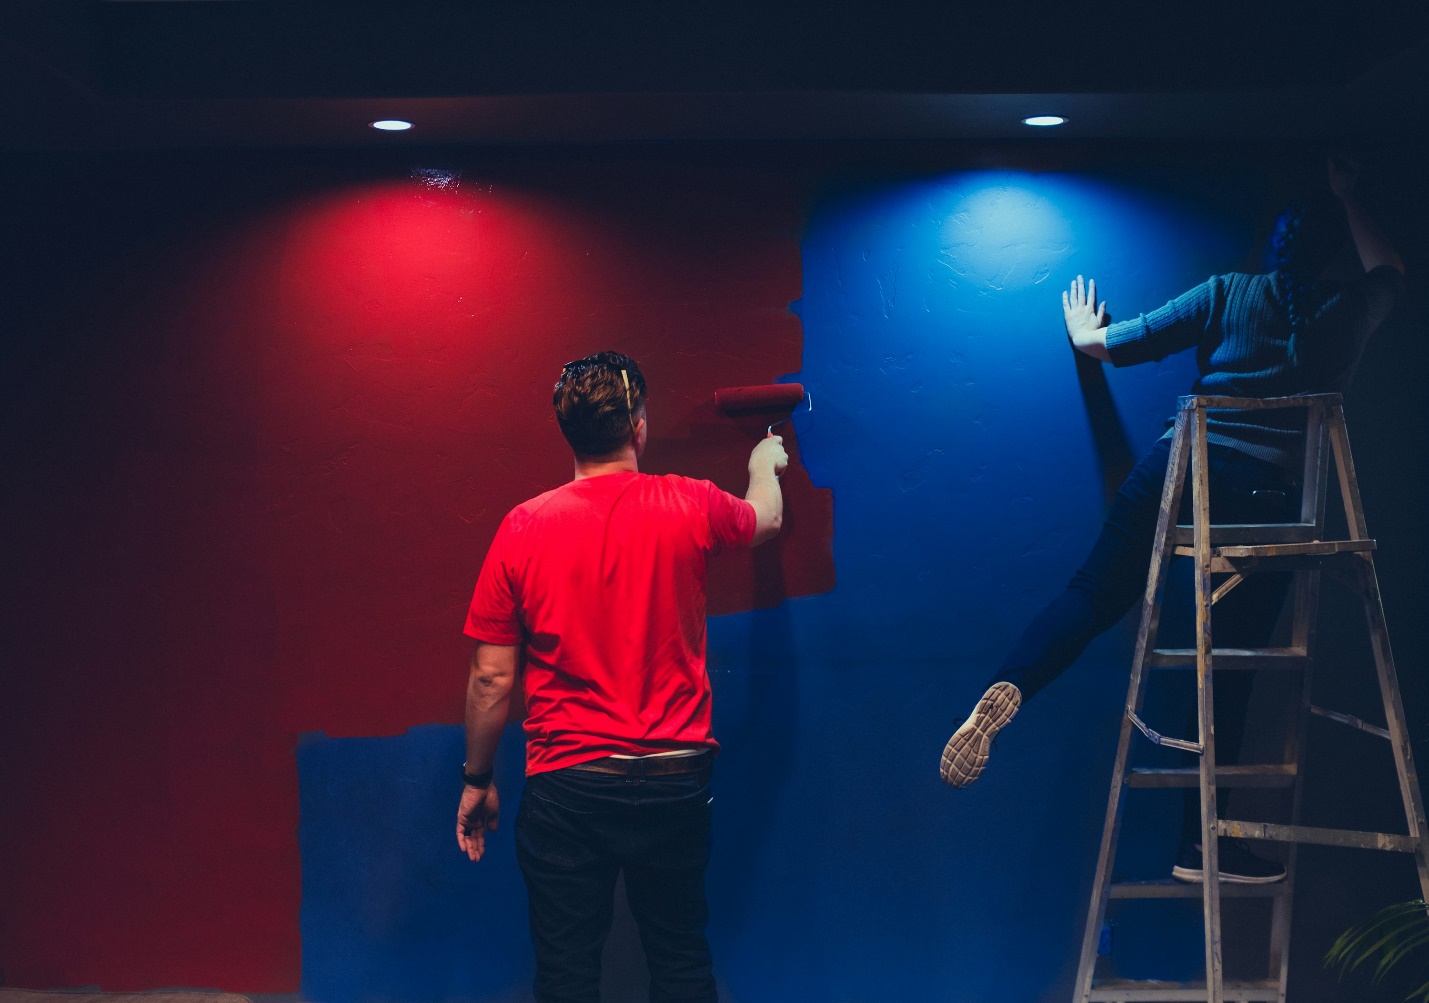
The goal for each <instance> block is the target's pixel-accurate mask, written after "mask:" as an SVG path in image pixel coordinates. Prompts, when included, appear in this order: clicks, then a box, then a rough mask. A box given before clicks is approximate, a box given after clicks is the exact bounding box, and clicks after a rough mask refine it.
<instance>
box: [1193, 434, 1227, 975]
mask: <svg viewBox="0 0 1429 1003" xmlns="http://www.w3.org/2000/svg"><path fill="white" fill-rule="evenodd" d="M1183 413H1184V412H1183ZM1191 432H1192V445H1191V496H1192V505H1193V508H1194V510H1195V511H1194V516H1193V519H1192V526H1193V530H1192V536H1193V542H1194V550H1195V555H1196V556H1195V562H1196V570H1195V574H1196V702H1197V707H1198V710H1199V717H1200V722H1201V729H1200V730H1201V869H1202V873H1203V874H1204V880H1203V884H1202V888H1201V895H1202V903H1203V907H1204V911H1205V929H1206V1001H1207V1003H1223V1001H1224V995H1223V992H1224V972H1223V971H1222V966H1221V882H1220V867H1219V853H1218V839H1219V837H1218V836H1217V834H1216V730H1215V711H1214V705H1215V696H1214V684H1213V682H1212V665H1211V649H1212V645H1211V595H1212V591H1213V590H1212V588H1211V512H1210V475H1209V464H1208V456H1207V447H1206V409H1205V408H1204V407H1196V408H1195V409H1194V410H1193V411H1192V420H1191Z"/></svg>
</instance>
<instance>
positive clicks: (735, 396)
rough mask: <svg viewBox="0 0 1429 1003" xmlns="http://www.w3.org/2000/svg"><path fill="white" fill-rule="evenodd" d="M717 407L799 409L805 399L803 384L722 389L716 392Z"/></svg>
mask: <svg viewBox="0 0 1429 1003" xmlns="http://www.w3.org/2000/svg"><path fill="white" fill-rule="evenodd" d="M714 398H715V407H716V408H718V409H719V410H720V411H723V412H724V413H726V414H728V413H730V412H732V411H778V410H782V409H787V408H792V407H797V406H798V405H799V403H800V402H802V401H803V399H804V384H802V383H770V384H768V385H766V386H762V387H722V388H721V389H719V390H716V391H715V394H714Z"/></svg>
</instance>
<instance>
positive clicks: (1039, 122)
mask: <svg viewBox="0 0 1429 1003" xmlns="http://www.w3.org/2000/svg"><path fill="white" fill-rule="evenodd" d="M1066 121H1067V120H1066V119H1065V118H1063V117H1062V116H1061V115H1033V116H1032V117H1031V118H1024V119H1023V120H1022V124H1023V125H1034V126H1038V127H1039V128H1045V127H1047V126H1049V125H1063V124H1065V123H1066Z"/></svg>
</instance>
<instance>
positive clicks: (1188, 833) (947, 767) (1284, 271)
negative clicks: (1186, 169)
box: [941, 157, 1404, 883]
mask: <svg viewBox="0 0 1429 1003" xmlns="http://www.w3.org/2000/svg"><path fill="white" fill-rule="evenodd" d="M1355 180H1356V169H1355V168H1354V166H1353V165H1352V164H1350V163H1348V162H1346V161H1344V160H1341V159H1339V158H1334V157H1332V158H1330V160H1329V183H1330V189H1331V191H1332V192H1333V193H1334V195H1335V199H1330V198H1328V197H1326V198H1325V199H1324V200H1322V202H1320V203H1315V204H1312V205H1309V206H1303V207H1295V208H1292V209H1290V210H1287V211H1286V212H1285V213H1283V214H1282V215H1281V217H1280V219H1279V221H1278V222H1277V225H1276V231H1275V235H1274V237H1273V238H1272V241H1271V250H1270V254H1269V259H1270V260H1269V264H1270V266H1271V270H1270V272H1269V273H1268V274H1264V275H1243V274H1238V273H1237V274H1230V275H1222V276H1218V277H1216V278H1212V279H1210V280H1209V281H1207V282H1205V283H1203V284H1202V285H1199V286H1197V287H1196V288H1194V289H1192V290H1190V291H1189V292H1187V293H1185V294H1184V295H1182V296H1179V297H1177V298H1176V299H1174V300H1172V301H1171V302H1170V303H1168V304H1166V305H1165V306H1163V307H1161V308H1160V309H1159V310H1154V311H1152V312H1151V313H1148V314H1143V315H1142V316H1140V317H1137V318H1136V319H1134V320H1128V321H1123V322H1121V323H1116V324H1110V325H1108V323H1107V315H1106V304H1105V303H1102V302H1099V301H1098V300H1097V288H1096V283H1095V282H1094V281H1093V282H1087V283H1085V284H1084V283H1083V281H1082V277H1081V276H1080V275H1079V276H1077V279H1076V281H1075V282H1073V283H1072V286H1071V288H1070V289H1069V290H1068V291H1067V292H1065V293H1063V294H1062V312H1063V316H1064V319H1065V321H1066V325H1067V333H1068V335H1069V336H1070V337H1071V340H1072V344H1073V345H1074V346H1075V347H1076V349H1077V350H1078V351H1081V352H1084V353H1085V354H1087V355H1090V356H1092V357H1093V358H1096V359H1100V360H1101V361H1103V362H1110V363H1111V364H1112V365H1114V366H1118V367H1120V366H1131V365H1136V364H1137V363H1141V362H1153V361H1157V360H1160V359H1163V358H1165V357H1166V356H1168V355H1171V354H1172V353H1175V352H1180V351H1183V350H1185V349H1189V348H1195V349H1196V362H1197V366H1198V368H1199V370H1200V374H1201V375H1200V378H1199V379H1198V380H1197V381H1196V385H1195V387H1194V388H1193V391H1192V392H1193V393H1196V394H1212V395H1216V394H1218V395H1224V396H1236V397H1286V396H1293V395H1296V394H1311V393H1338V392H1341V391H1343V390H1344V389H1345V387H1346V386H1347V385H1348V383H1349V382H1350V379H1351V377H1352V376H1353V374H1354V370H1355V367H1356V365H1357V364H1358V362H1359V358H1360V355H1361V353H1362V352H1363V350H1364V346H1365V344H1366V343H1367V341H1368V339H1369V336H1370V335H1371V333H1373V331H1374V330H1375V329H1376V328H1377V327H1378V326H1379V325H1380V324H1381V322H1382V321H1383V320H1384V319H1385V317H1387V316H1388V315H1389V313H1390V311H1391V310H1392V309H1393V306H1394V303H1395V300H1396V299H1397V298H1398V296H1399V294H1400V290H1401V287H1402V285H1403V272H1404V264H1403V262H1402V261H1401V260H1400V257H1399V255H1398V253H1397V252H1396V251H1395V249H1394V247H1393V246H1392V245H1391V244H1390V242H1389V240H1388V239H1387V238H1386V236H1385V235H1384V233H1383V231H1382V230H1380V228H1379V227H1378V225H1376V223H1375V222H1374V220H1373V219H1371V218H1370V216H1369V215H1368V213H1367V212H1366V211H1365V209H1364V208H1363V207H1362V206H1361V205H1360V203H1359V201H1358V199H1357V198H1356V197H1355V191H1354V189H1355ZM1346 224H1348V230H1349V236H1350V237H1351V238H1352V239H1353V241H1354V246H1355V250H1356V252H1357V253H1358V255H1359V260H1360V263H1361V265H1362V266H1363V268H1364V274H1362V275H1360V276H1358V277H1357V278H1355V279H1354V280H1352V281H1350V282H1342V283H1333V282H1328V281H1325V279H1324V273H1325V270H1326V269H1327V268H1328V267H1329V265H1330V263H1331V260H1332V259H1333V258H1334V256H1335V254H1336V252H1337V251H1338V250H1339V249H1340V248H1341V247H1342V246H1343V243H1344V237H1345V230H1346ZM1303 421H1304V419H1303V414H1302V413H1300V412H1299V411H1298V410H1292V409H1281V410H1266V411H1253V412H1228V411H1219V412H1217V411H1213V412H1210V413H1209V414H1208V416H1207V426H1208V434H1207V439H1208V446H1209V463H1208V467H1209V475H1210V485H1211V505H1212V508H1211V520H1212V522H1216V523H1264V522H1294V521H1297V520H1298V517H1299V492H1298V490H1297V482H1298V480H1299V475H1300V463H1301V457H1302V455H1303V446H1304V443H1303V439H1304V432H1303ZM1297 422H1298V423H1300V425H1301V427H1296V423H1297ZM1170 444H1171V439H1170V433H1169V432H1168V433H1167V435H1166V436H1165V437H1163V438H1162V439H1161V440H1160V441H1158V442H1157V443H1156V444H1155V445H1154V446H1153V447H1152V448H1151V450H1150V452H1148V453H1147V454H1146V456H1145V457H1143V458H1142V459H1141V461H1140V462H1139V463H1138V464H1137V465H1136V466H1135V467H1134V468H1133V469H1132V472H1131V474H1130V475H1129V476H1128V477H1127V478H1126V481H1125V482H1124V483H1123V484H1122V486H1121V488H1120V490H1119V491H1118V493H1117V496H1116V498H1115V500H1114V501H1113V502H1112V504H1111V509H1110V511H1109V513H1108V515H1107V518H1106V522H1105V524H1104V525H1103V526H1102V530H1101V535H1100V536H1099V537H1098V538H1097V541H1096V544H1095V545H1094V546H1093V547H1092V550H1091V553H1090V554H1089V555H1088V556H1087V558H1086V560H1085V561H1083V562H1082V566H1081V567H1080V568H1078V569H1077V572H1076V573H1075V574H1074V575H1073V576H1072V580H1071V581H1070V582H1069V583H1068V585H1067V587H1066V588H1065V589H1064V590H1063V591H1062V593H1061V594H1060V595H1058V596H1057V597H1056V598H1055V599H1053V600H1052V602H1051V603H1049V604H1048V605H1047V607H1046V608H1045V609H1043V610H1042V612H1041V613H1040V614H1038V615H1037V617H1036V618H1035V619H1033V621H1032V623H1031V624H1030V625H1028V627H1027V629H1026V630H1025V631H1024V632H1023V634H1022V636H1021V638H1020V639H1019V640H1018V641H1017V643H1016V644H1015V645H1014V646H1013V648H1012V651H1011V653H1010V654H1009V655H1008V656H1007V659H1006V661H1005V662H1004V663H1003V665H1002V667H1001V669H1000V670H999V671H998V673H997V675H995V676H994V677H993V678H992V679H991V680H990V681H989V683H988V685H987V688H986V691H985V692H984V693H983V695H982V697H981V698H980V699H979V700H978V701H977V704H976V706H975V707H974V708H973V711H972V713H971V714H970V715H969V716H968V717H967V718H966V719H965V720H964V721H963V722H962V724H961V726H960V727H959V728H958V729H957V731H955V732H954V733H953V736H952V738H950V739H949V740H948V743H947V746H946V747H945V749H944V751H943V757H942V764H941V772H942V777H943V780H944V781H946V782H947V783H948V784H949V785H950V786H952V787H966V786H967V785H968V784H971V783H972V782H973V781H975V780H977V778H978V777H979V776H980V775H981V774H982V771H983V769H984V767H985V766H986V764H987V759H988V753H989V750H990V747H991V744H992V739H993V738H994V737H995V736H996V735H997V733H998V732H999V731H1001V730H1002V729H1003V728H1004V727H1006V726H1007V724H1008V723H1009V722H1010V721H1011V720H1012V719H1013V716H1014V715H1016V713H1017V711H1018V709H1019V708H1020V707H1021V706H1022V704H1023V703H1024V702H1025V701H1027V700H1029V699H1031V698H1032V697H1033V696H1035V695H1036V694H1037V693H1038V692H1039V691H1041V690H1042V688H1043V687H1045V686H1046V685H1047V684H1048V683H1050V682H1052V680H1054V679H1056V678H1057V676H1059V675H1061V673H1062V672H1063V671H1065V670H1066V669H1067V668H1068V667H1069V666H1070V665H1071V664H1072V663H1073V662H1074V661H1076V659H1077V657H1078V656H1079V655H1081V653H1082V651H1083V650H1084V649H1085V648H1086V646H1087V644H1088V643H1089V642H1090V641H1091V640H1092V639H1093V638H1094V637H1096V636H1097V635H1098V634H1100V633H1102V632H1103V631H1105V630H1107V629H1108V628H1110V627H1111V626H1113V625H1114V624H1115V623H1116V622H1117V621H1119V620H1120V619H1121V618H1122V616H1124V615H1125V614H1126V612H1127V610H1129V609H1130V608H1131V607H1132V606H1133V605H1135V604H1136V603H1137V601H1138V600H1139V599H1140V598H1141V595H1142V592H1143V591H1144V589H1145V587H1146V573H1147V567H1148V564H1149V562H1150V558H1151V552H1152V546H1153V538H1154V536H1155V531H1156V522H1157V516H1158V514H1159V511H1160V503H1161V489H1162V484H1163V482H1164V480H1165V477H1166V467H1167V463H1168V458H1169V455H1170ZM1185 502H1186V503H1187V504H1188V505H1189V502H1190V492H1189V491H1188V492H1186V498H1185ZM1187 511H1189V509H1187ZM1181 521H1182V522H1183V523H1184V522H1187V521H1188V515H1187V514H1185V513H1183V514H1182V517H1181ZM1289 581H1290V576H1289V575H1288V574H1283V573H1282V574H1267V575H1257V576H1255V577H1254V578H1252V579H1250V580H1248V581H1247V582H1246V583H1245V584H1243V585H1241V586H1240V587H1238V588H1237V589H1235V590H1234V591H1233V592H1231V593H1230V594H1229V595H1227V596H1226V597H1225V599H1224V600H1223V601H1222V602H1219V603H1217V604H1216V614H1215V627H1216V634H1217V637H1218V638H1221V639H1223V643H1224V644H1225V645H1226V646H1234V647H1260V646H1263V645H1265V644H1266V643H1267V642H1268V641H1269V637H1270V634H1271V632H1272V630H1273V628H1274V625H1275V621H1276V619H1277V617H1278V615H1279V612H1280V609H1281V606H1282V605H1283V604H1284V600H1285V595H1286V592H1287V589H1288V586H1289ZM1251 677H1252V674H1251V673H1249V672H1236V673H1228V674H1227V675H1226V676H1224V677H1218V678H1217V680H1216V686H1215V720H1216V745H1217V748H1218V751H1219V752H1220V759H1221V761H1222V762H1234V761H1235V760H1236V757H1237V753H1238V750H1239V746H1240V741H1241V736H1242V734H1243V732H1244V726H1245V712H1246V706H1247V704H1248V702H1249V699H1250V684H1251V681H1252V678H1251ZM1194 720H1195V719H1194V716H1193V718H1192V722H1193V723H1192V725H1191V728H1190V730H1191V732H1192V733H1194V732H1195V729H1196V725H1195V723H1194ZM1200 834H1201V820H1200V805H1199V795H1198V792H1197V791H1196V790H1194V789H1191V790H1188V791H1187V792H1186V803H1185V809H1184V823H1183V826H1182V836H1181V847H1180V850H1179V851H1178V853H1177V857H1176V863H1175V866H1174V867H1173V869H1172V875H1173V877H1175V878H1177V879H1178V880H1181V881H1200V880H1201V879H1202V876H1203V872H1202V868H1201V847H1200V842H1199V841H1200V838H1201V836H1200ZM1219 850H1220V855H1219V869H1220V878H1221V880H1222V881H1230V882H1241V883H1269V882H1274V881H1279V880H1281V879H1282V878H1284V877H1285V869H1284V868H1283V867H1282V866H1281V865H1280V864H1278V863H1276V862H1273V861H1269V860H1265V859H1263V858H1261V857H1258V856H1256V855H1254V854H1253V853H1251V852H1250V851H1249V850H1248V849H1247V848H1246V847H1245V846H1244V845H1243V844H1241V843H1240V842H1239V841H1236V840H1231V839H1222V840H1221V843H1220V847H1219Z"/></svg>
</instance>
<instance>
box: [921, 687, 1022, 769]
mask: <svg viewBox="0 0 1429 1003" xmlns="http://www.w3.org/2000/svg"><path fill="white" fill-rule="evenodd" d="M1021 706H1022V693H1021V691H1019V690H1018V689H1017V687H1016V686H1014V685H1013V684H1012V683H993V684H992V686H990V687H988V690H987V692H986V693H984V694H983V695H982V699H981V700H979V701H978V702H977V706H976V707H974V708H973V712H972V714H971V715H970V716H969V717H968V719H967V720H966V721H964V722H963V724H962V727H960V728H959V729H958V730H957V731H955V732H953V737H952V738H950V739H948V744H947V745H946V746H944V747H943V759H942V764H941V768H940V770H939V772H940V773H941V774H942V777H943V782H944V783H945V784H947V785H948V786H949V787H966V786H967V785H968V784H970V783H972V782H973V781H974V780H976V779H977V778H978V777H980V776H982V771H983V769H984V768H985V767H986V766H987V757H988V752H989V750H990V749H991V748H992V740H993V739H994V738H996V737H997V733H998V732H999V731H1001V730H1002V729H1003V728H1006V727H1007V723H1008V722H1009V721H1011V720H1012V719H1013V717H1015V716H1016V714H1017V711H1018V709H1019V708H1021Z"/></svg>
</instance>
